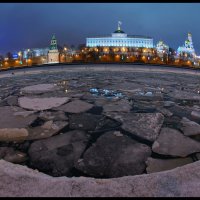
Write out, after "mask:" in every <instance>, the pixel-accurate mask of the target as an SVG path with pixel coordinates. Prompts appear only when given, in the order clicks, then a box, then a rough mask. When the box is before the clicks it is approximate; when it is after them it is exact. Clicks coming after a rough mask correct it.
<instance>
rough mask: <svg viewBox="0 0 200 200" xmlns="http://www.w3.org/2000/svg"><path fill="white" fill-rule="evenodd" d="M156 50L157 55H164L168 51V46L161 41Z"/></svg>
mask: <svg viewBox="0 0 200 200" xmlns="http://www.w3.org/2000/svg"><path fill="white" fill-rule="evenodd" d="M156 50H157V52H158V53H164V52H168V51H169V46H168V45H166V44H165V43H164V42H163V41H162V40H161V41H159V42H158V43H157V45H156Z"/></svg>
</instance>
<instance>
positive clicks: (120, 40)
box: [86, 22, 153, 48]
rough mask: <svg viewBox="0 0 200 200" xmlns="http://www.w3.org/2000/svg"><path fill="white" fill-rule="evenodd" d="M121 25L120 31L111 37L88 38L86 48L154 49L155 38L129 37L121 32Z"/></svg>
mask: <svg viewBox="0 0 200 200" xmlns="http://www.w3.org/2000/svg"><path fill="white" fill-rule="evenodd" d="M120 25H121V23H120V22H118V29H117V30H116V31H115V32H114V33H112V34H111V36H104V37H93V38H86V46H87V47H98V46H99V47H104V46H106V47H145V48H153V38H151V37H147V36H140V35H127V34H126V33H125V32H124V31H122V30H121V27H120Z"/></svg>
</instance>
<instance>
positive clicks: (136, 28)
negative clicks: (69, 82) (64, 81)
mask: <svg viewBox="0 0 200 200" xmlns="http://www.w3.org/2000/svg"><path fill="white" fill-rule="evenodd" d="M199 11H200V3H0V19H1V28H0V54H5V53H7V52H8V51H11V52H13V51H15V50H16V51H18V50H21V49H23V48H43V47H48V46H49V45H50V40H51V37H52V35H53V34H54V33H55V35H56V38H57V40H58V44H59V45H64V44H67V45H72V44H73V45H76V46H77V45H78V44H84V43H86V37H92V36H97V35H109V34H111V33H112V32H113V31H115V30H116V29H117V22H118V21H121V22H122V25H121V28H122V30H123V31H124V32H126V33H127V34H128V35H145V36H150V37H153V39H154V44H156V43H157V42H158V41H159V40H163V41H164V42H165V43H166V44H168V45H169V46H170V47H172V48H174V49H175V50H177V48H178V46H182V45H183V44H184V41H185V40H186V38H187V33H188V32H191V33H192V36H193V43H194V48H195V50H196V53H197V54H198V55H200V26H199V21H200V14H199Z"/></svg>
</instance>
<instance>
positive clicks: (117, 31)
mask: <svg viewBox="0 0 200 200" xmlns="http://www.w3.org/2000/svg"><path fill="white" fill-rule="evenodd" d="M114 33H124V31H122V30H116V31H115V32H114Z"/></svg>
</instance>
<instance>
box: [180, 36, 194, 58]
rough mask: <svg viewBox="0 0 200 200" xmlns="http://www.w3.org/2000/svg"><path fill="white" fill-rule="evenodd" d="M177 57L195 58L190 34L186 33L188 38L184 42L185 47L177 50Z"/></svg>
mask: <svg viewBox="0 0 200 200" xmlns="http://www.w3.org/2000/svg"><path fill="white" fill-rule="evenodd" d="M177 54H178V55H183V54H184V55H186V56H192V57H194V56H195V49H194V46H193V42H192V34H191V33H188V38H187V40H186V41H185V45H184V46H181V47H179V48H178V49H177Z"/></svg>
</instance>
